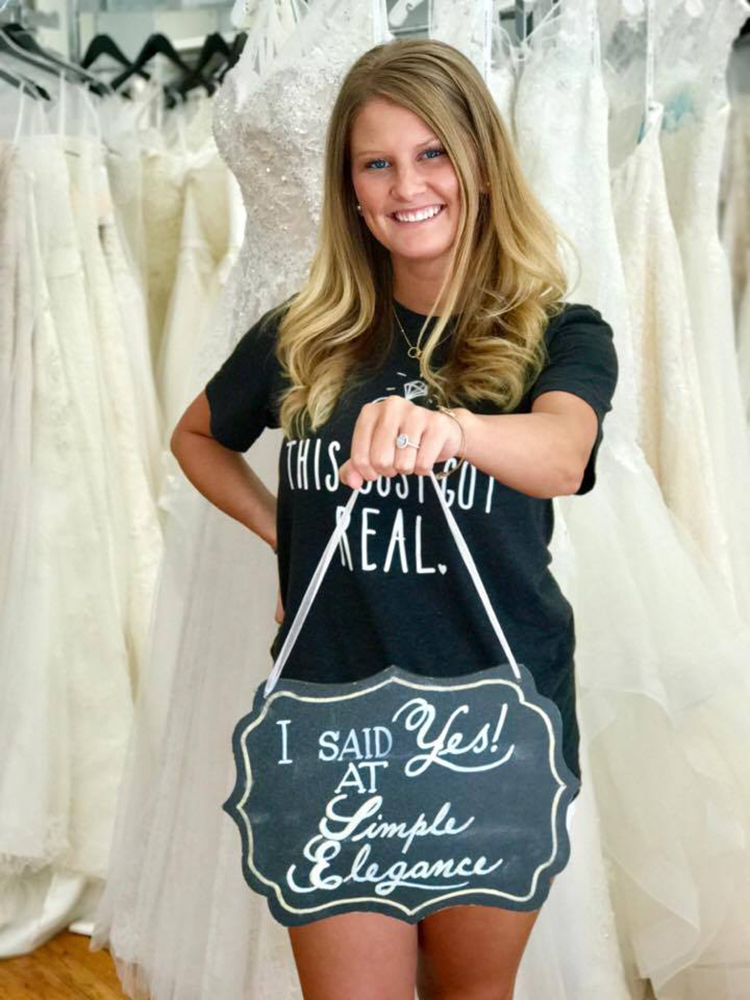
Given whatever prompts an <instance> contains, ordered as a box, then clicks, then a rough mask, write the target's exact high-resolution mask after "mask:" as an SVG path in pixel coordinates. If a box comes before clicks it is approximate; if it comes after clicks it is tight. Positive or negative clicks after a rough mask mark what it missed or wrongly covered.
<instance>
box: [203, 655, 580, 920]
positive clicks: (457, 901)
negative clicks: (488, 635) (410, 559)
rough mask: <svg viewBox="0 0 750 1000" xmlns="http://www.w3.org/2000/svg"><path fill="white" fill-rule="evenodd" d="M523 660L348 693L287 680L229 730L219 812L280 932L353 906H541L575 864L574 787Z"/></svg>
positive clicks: (395, 910)
mask: <svg viewBox="0 0 750 1000" xmlns="http://www.w3.org/2000/svg"><path fill="white" fill-rule="evenodd" d="M561 732H562V722H561V719H560V714H559V711H558V709H557V706H556V705H555V704H554V703H553V702H552V701H550V700H549V699H546V698H543V697H542V696H541V695H539V693H538V692H537V691H536V687H535V684H534V681H533V678H532V676H531V674H530V673H529V671H528V670H527V668H526V667H524V666H523V665H522V664H514V669H511V667H510V665H506V666H498V667H492V668H489V669H487V670H482V671H477V672H475V673H471V674H465V675H463V676H459V677H451V678H434V677H425V676H422V675H418V674H414V673H411V672H409V671H407V670H403V669H401V668H400V667H397V666H391V667H389V668H388V669H386V670H384V671H382V672H381V673H378V674H376V675H374V676H372V677H368V678H366V679H364V680H361V681H357V682H354V683H347V684H311V683H307V682H304V681H295V680H289V679H284V680H283V682H282V683H281V684H280V685H279V687H277V688H276V689H275V690H274V691H273V693H272V694H270V695H268V696H266V694H265V692H264V686H263V685H261V686H260V687H259V688H258V690H257V691H256V694H255V699H254V704H253V710H252V711H251V712H250V713H249V714H248V715H246V716H245V717H244V718H242V719H241V720H240V721H239V723H238V724H237V726H236V727H235V731H234V735H233V740H232V745H233V752H234V757H235V763H236V766H237V782H236V785H235V788H234V790H233V792H232V794H231V796H230V797H229V798H228V799H227V801H226V802H225V803H224V804H223V808H224V810H225V811H226V812H227V813H228V814H229V815H230V816H231V817H232V818H233V819H234V821H235V822H236V823H237V826H238V828H239V830H240V834H241V838H242V867H243V872H244V876H245V879H246V881H247V883H248V884H249V885H250V886H251V887H252V888H253V889H254V890H255V891H257V892H259V893H262V894H263V895H264V896H266V897H267V900H268V905H269V907H270V910H271V913H272V914H273V916H274V917H275V919H276V920H278V921H279V922H280V923H282V924H284V925H286V926H293V925H298V924H305V923H309V922H311V921H314V920H319V919H321V918H323V917H327V916H332V915H333V914H337V913H343V912H347V911H358V910H359V911H363V910H364V911H371V912H377V913H384V914H388V915H389V916H392V917H397V918H399V919H402V920H405V921H407V922H408V923H416V922H417V921H418V920H421V919H422V918H423V917H425V916H427V915H428V914H429V913H433V912H435V911H436V910H440V909H444V908H445V907H448V906H457V905H466V904H478V905H484V906H499V907H503V908H505V909H511V910H536V909H538V908H539V907H540V906H541V905H542V903H543V902H544V900H545V899H546V897H547V894H548V892H549V886H550V879H551V878H552V877H553V876H554V875H555V874H557V873H558V872H560V871H561V870H562V869H563V868H564V867H565V865H566V864H567V861H568V857H569V850H570V848H569V841H568V834H567V830H566V826H565V816H566V811H567V807H568V805H569V803H570V801H571V800H572V798H573V797H574V795H575V793H576V791H577V789H578V787H579V782H578V779H577V778H576V777H575V776H574V775H573V774H572V773H571V772H570V770H569V769H568V768H567V766H566V765H565V762H564V760H563V757H562V752H561V745H560V740H561Z"/></svg>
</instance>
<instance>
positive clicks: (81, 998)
mask: <svg viewBox="0 0 750 1000" xmlns="http://www.w3.org/2000/svg"><path fill="white" fill-rule="evenodd" d="M90 941H91V939H90V938H88V937H86V935H85V934H71V933H70V932H69V931H66V932H65V933H64V934H58V935H57V937H56V938H53V939H52V940H51V941H49V942H48V943H47V944H45V945H43V946H42V947H41V948H37V949H36V951H33V952H32V953H31V954H30V955H22V956H21V957H20V958H8V959H5V960H4V961H0V998H1V1000H122V998H123V997H124V996H125V994H124V993H123V992H122V990H121V989H120V983H119V980H118V978H117V973H116V972H115V965H114V962H113V961H112V956H111V955H110V953H109V952H108V951H106V950H102V951H89V943H90Z"/></svg>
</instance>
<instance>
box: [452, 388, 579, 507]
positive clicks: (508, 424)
mask: <svg viewBox="0 0 750 1000" xmlns="http://www.w3.org/2000/svg"><path fill="white" fill-rule="evenodd" d="M453 412H454V413H455V415H456V417H457V418H458V420H459V421H460V423H461V424H462V425H463V428H464V432H465V435H466V454H465V456H464V457H465V458H466V461H467V462H470V463H471V464H472V465H474V466H476V468H477V469H479V470H480V471H481V472H486V473H487V474H488V475H490V476H494V478H496V479H498V480H499V481H500V482H501V483H504V484H505V485H506V486H509V487H510V488H511V489H514V490H517V491H518V492H519V493H526V494H527V495H528V496H533V497H543V498H550V497H555V496H567V495H569V494H572V493H575V492H576V490H577V489H578V487H579V486H580V483H581V468H580V454H579V451H578V450H577V448H576V444H575V442H572V441H571V440H570V433H569V429H568V427H567V426H566V423H565V421H564V420H562V419H561V418H560V417H557V416H555V415H554V414H551V413H507V414H505V413H503V414H489V413H472V412H471V411H470V410H466V409H463V408H458V409H455V410H454V411H453Z"/></svg>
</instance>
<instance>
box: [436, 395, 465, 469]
mask: <svg viewBox="0 0 750 1000" xmlns="http://www.w3.org/2000/svg"><path fill="white" fill-rule="evenodd" d="M438 409H439V410H440V412H441V413H447V414H448V416H449V417H453V419H454V420H455V421H456V423H457V424H458V429H459V430H460V431H461V445H460V447H459V449H458V454H459V455H460V458H459V461H458V462H457V463H456V465H454V466H453V468H452V469H448V470H447V471H445V470H443V471H442V472H436V473H435V479H446V478H447V477H448V476H449V475H450V474H451V472H455V471H456V469H460V468H461V466H462V465H463V464H464V462H465V461H466V459H465V457H464V455H465V454H466V434H465V432H464V428H463V424H462V423H461V421H460V420H459V419H458V417H457V416H456V414H455V413H454V412H453V410H449V409H448V407H447V406H440V405H438Z"/></svg>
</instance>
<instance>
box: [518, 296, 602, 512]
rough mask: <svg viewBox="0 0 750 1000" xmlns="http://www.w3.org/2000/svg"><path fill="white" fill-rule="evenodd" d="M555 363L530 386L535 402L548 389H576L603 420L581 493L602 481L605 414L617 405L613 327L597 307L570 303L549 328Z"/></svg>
mask: <svg viewBox="0 0 750 1000" xmlns="http://www.w3.org/2000/svg"><path fill="white" fill-rule="evenodd" d="M547 349H548V353H549V363H548V365H547V367H546V368H544V369H543V370H542V372H541V373H540V375H539V377H538V379H537V380H536V382H535V383H534V385H533V386H532V388H531V390H530V403H531V404H533V402H534V400H535V399H537V398H538V397H539V396H541V395H542V394H543V393H545V392H570V393H572V394H573V395H575V396H579V397H580V398H581V399H583V400H585V402H587V403H588V404H589V406H591V408H592V409H593V411H594V413H595V414H596V419H597V432H596V441H595V442H594V445H593V447H592V449H591V454H590V456H589V460H588V463H587V465H586V471H585V472H584V476H583V480H582V481H581V485H580V487H579V489H578V490H577V491H576V492H577V493H578V494H581V493H588V492H589V491H590V490H592V489H593V487H594V484H595V482H596V456H597V454H598V452H599V446H600V445H601V443H602V438H603V424H604V417H605V415H606V414H607V413H608V412H609V411H610V410H611V409H612V397H613V396H614V392H615V387H616V385H617V376H618V365H617V354H616V352H615V346H614V337H613V333H612V327H611V326H610V325H609V323H607V322H606V320H604V319H603V318H602V315H601V313H600V312H598V310H596V309H594V308H593V306H588V305H578V304H576V303H567V304H566V306H565V309H564V310H563V312H561V313H560V314H559V315H557V316H554V317H553V318H552V319H551V320H550V323H549V327H548V331H547Z"/></svg>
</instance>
